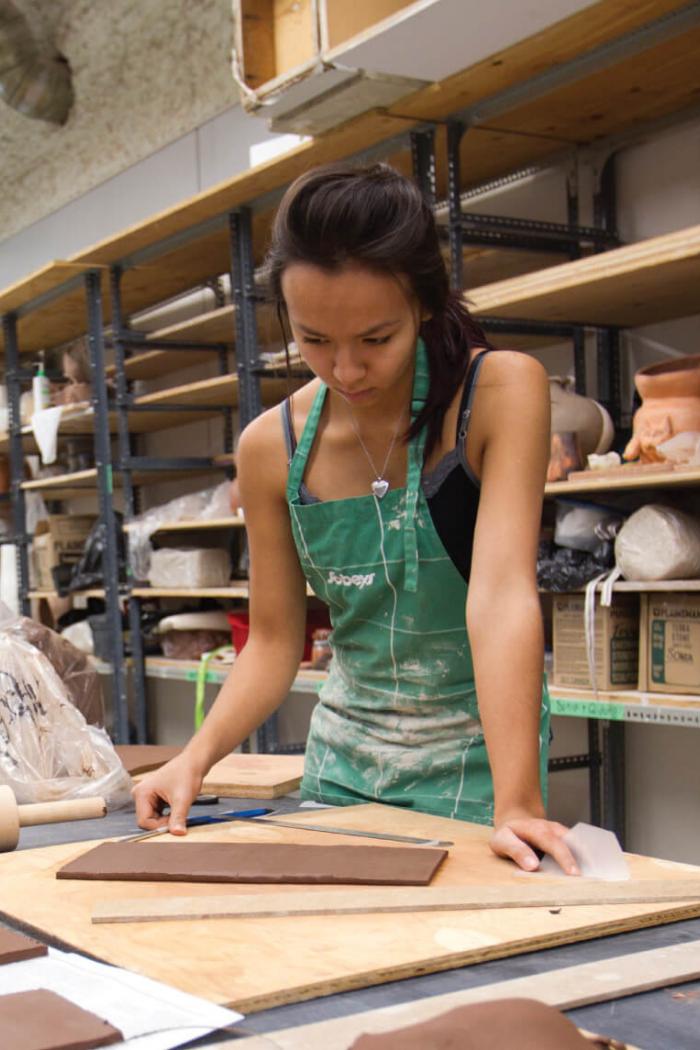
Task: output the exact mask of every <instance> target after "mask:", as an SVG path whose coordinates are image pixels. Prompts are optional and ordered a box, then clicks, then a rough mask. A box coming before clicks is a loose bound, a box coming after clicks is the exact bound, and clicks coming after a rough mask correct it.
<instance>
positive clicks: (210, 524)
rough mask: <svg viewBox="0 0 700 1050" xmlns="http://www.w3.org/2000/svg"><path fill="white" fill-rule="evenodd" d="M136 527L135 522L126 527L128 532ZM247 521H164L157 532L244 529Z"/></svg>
mask: <svg viewBox="0 0 700 1050" xmlns="http://www.w3.org/2000/svg"><path fill="white" fill-rule="evenodd" d="M134 527H135V525H134V522H130V521H129V522H127V523H126V525H125V526H124V528H125V530H126V531H127V532H128V530H129V529H133V528H134ZM243 528H245V521H244V520H243V518H234V517H230V518H212V519H211V520H203V521H164V522H163V523H162V524H161V525H159V526H158V528H157V529H156V530H155V531H156V532H201V531H202V530H203V529H243Z"/></svg>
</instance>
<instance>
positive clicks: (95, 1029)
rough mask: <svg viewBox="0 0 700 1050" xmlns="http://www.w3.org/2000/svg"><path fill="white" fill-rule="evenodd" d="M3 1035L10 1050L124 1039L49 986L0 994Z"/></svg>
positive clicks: (84, 1048) (69, 1049) (70, 1047)
mask: <svg viewBox="0 0 700 1050" xmlns="http://www.w3.org/2000/svg"><path fill="white" fill-rule="evenodd" d="M0 1034H1V1036H2V1046H3V1047H6V1048H7V1050H10V1048H11V1050H91V1048H92V1047H97V1046H109V1045H110V1044H111V1043H119V1042H121V1041H122V1040H123V1039H124V1036H123V1035H122V1033H121V1032H120V1031H119V1029H118V1028H114V1027H112V1025H111V1024H109V1023H108V1022H107V1021H103V1020H102V1018H101V1017H97V1016H96V1014H93V1013H90V1011H89V1010H83V1009H82V1008H81V1007H80V1006H76V1005H75V1003H71V1002H70V1001H69V1000H68V999H64V998H63V996H61V995H56V993H55V992H49V991H47V990H46V989H45V988H37V989H34V990H32V991H30V992H14V993H13V994H12V995H1V996H0Z"/></svg>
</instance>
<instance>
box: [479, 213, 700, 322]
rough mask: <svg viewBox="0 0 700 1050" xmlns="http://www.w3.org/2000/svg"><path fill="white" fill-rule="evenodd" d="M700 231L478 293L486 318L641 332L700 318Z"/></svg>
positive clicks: (670, 236)
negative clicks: (651, 326) (678, 320)
mask: <svg viewBox="0 0 700 1050" xmlns="http://www.w3.org/2000/svg"><path fill="white" fill-rule="evenodd" d="M698 288H700V226H693V227H690V228H689V229H686V230H678V231H677V232H675V233H669V234H664V235H663V236H660V237H652V238H650V239H648V240H644V241H639V242H637V243H636V244H630V245H626V246H625V247H623V248H614V249H612V250H611V251H608V252H601V253H600V254H599V255H592V256H589V257H588V258H585V259H576V260H575V261H573V262H568V263H563V264H562V265H560V266H552V267H550V268H549V269H547V270H541V271H539V272H537V273H531V274H526V275H525V276H522V277H515V278H513V279H511V280H508V281H498V282H497V283H495V284H488V285H484V286H483V287H481V288H473V289H471V291H470V294H469V298H470V301H471V305H472V310H473V312H474V313H475V314H476V315H477V316H479V315H482V316H492V317H506V318H507V317H511V318H522V317H527V318H531V319H533V320H538V321H562V322H568V321H574V322H580V323H584V324H585V323H588V324H599V325H606V324H607V325H622V326H639V325H645V324H652V323H655V322H657V321H664V320H667V319H669V318H671V317H686V316H690V315H693V314H696V313H698V312H700V301H699V299H698Z"/></svg>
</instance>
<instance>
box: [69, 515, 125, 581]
mask: <svg viewBox="0 0 700 1050" xmlns="http://www.w3.org/2000/svg"><path fill="white" fill-rule="evenodd" d="M114 517H115V518H116V521H117V525H118V529H117V566H118V570H119V582H120V583H126V543H125V540H124V533H123V532H122V521H123V518H122V515H121V514H119V513H118V512H116V511H115V514H114ZM106 535H107V533H106V526H105V523H104V522H102V521H96V522H95V524H94V525H93V527H92V529H91V530H90V534H89V536H88V538H87V540H86V541H85V548H84V550H83V554H82V557H81V559H80V561H79V562H78V563H77V565H76V566H75V568H74V569H73V573H72V575H71V578H70V582H69V584H68V586H67V588H66V592H65V593H66V594H71V593H72V592H73V591H84V590H89V588H90V587H102V586H103V585H104V570H103V567H102V562H103V558H104V552H105V547H106ZM59 593H60V591H59Z"/></svg>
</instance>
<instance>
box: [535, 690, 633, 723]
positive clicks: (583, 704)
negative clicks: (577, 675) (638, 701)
mask: <svg viewBox="0 0 700 1050" xmlns="http://www.w3.org/2000/svg"><path fill="white" fill-rule="evenodd" d="M551 705H552V714H553V715H566V716H568V717H569V718H604V719H607V720H608V721H610V722H624V721H625V705H624V704H615V703H609V702H606V701H603V700H571V699H565V698H564V697H559V696H553V697H551Z"/></svg>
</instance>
